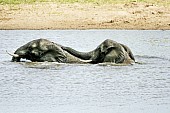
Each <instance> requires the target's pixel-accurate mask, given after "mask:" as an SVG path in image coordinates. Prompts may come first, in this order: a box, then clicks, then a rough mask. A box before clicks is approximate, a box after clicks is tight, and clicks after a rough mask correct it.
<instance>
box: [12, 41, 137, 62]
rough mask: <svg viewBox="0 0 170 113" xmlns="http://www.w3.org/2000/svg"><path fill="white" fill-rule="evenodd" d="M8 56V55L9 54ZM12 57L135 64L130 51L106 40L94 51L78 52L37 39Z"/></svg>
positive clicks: (32, 59) (19, 49)
mask: <svg viewBox="0 0 170 113" xmlns="http://www.w3.org/2000/svg"><path fill="white" fill-rule="evenodd" d="M9 54H10V53H9ZM10 55H12V56H13V57H12V61H13V62H19V61H20V59H21V58H23V59H27V60H31V61H33V62H44V61H48V62H59V63H93V64H95V63H103V62H111V63H116V64H119V63H124V64H131V63H134V62H135V59H134V56H133V54H132V52H131V50H130V49H129V48H128V47H127V46H125V45H123V44H120V43H117V42H115V41H113V40H110V39H107V40H105V41H104V42H102V43H101V44H100V45H99V46H98V47H97V48H96V49H95V50H93V51H90V52H79V51H76V50H74V49H72V48H70V47H65V46H62V45H59V44H57V43H54V42H51V41H49V40H47V39H37V40H33V41H31V42H28V43H27V44H25V45H23V46H21V47H20V48H18V49H17V50H16V51H15V52H14V54H10Z"/></svg>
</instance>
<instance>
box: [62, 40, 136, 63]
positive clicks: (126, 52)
mask: <svg viewBox="0 0 170 113" xmlns="http://www.w3.org/2000/svg"><path fill="white" fill-rule="evenodd" d="M62 49H63V50H65V51H67V52H68V53H70V54H72V55H74V56H76V57H78V58H80V59H83V60H91V63H103V62H112V63H116V64H119V63H124V64H131V63H135V58H134V56H133V54H132V52H131V50H130V49H129V48H128V47H127V46H126V45H123V44H120V43H117V42H115V41H113V40H110V39H107V40H105V41H104V42H102V43H101V44H100V45H99V46H98V47H97V48H96V49H94V50H93V51H90V52H79V51H76V50H74V49H72V48H70V47H64V46H63V47H62Z"/></svg>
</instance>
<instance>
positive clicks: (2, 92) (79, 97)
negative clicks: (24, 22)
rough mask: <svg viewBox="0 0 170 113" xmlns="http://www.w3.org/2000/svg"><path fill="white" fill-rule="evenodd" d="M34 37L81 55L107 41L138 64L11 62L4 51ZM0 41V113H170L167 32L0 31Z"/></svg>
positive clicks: (169, 66) (169, 38)
mask: <svg viewBox="0 0 170 113" xmlns="http://www.w3.org/2000/svg"><path fill="white" fill-rule="evenodd" d="M37 38H47V39H49V40H51V41H54V42H57V43H59V44H62V45H65V46H70V47H73V48H75V49H76V50H79V51H90V50H93V49H94V48H96V47H97V46H98V45H99V44H100V43H101V42H102V41H104V40H105V39H107V38H109V39H113V40H115V41H117V42H120V43H123V44H125V45H127V46H129V47H130V48H131V50H132V52H133V54H134V55H135V58H136V60H137V61H138V62H141V64H135V65H132V66H109V65H105V66H101V65H97V64H95V65H91V64H57V63H45V62H44V63H31V62H21V63H15V62H10V60H11V56H9V55H8V54H7V53H6V50H8V51H9V52H14V51H15V50H16V49H17V48H18V47H20V46H22V45H23V44H25V43H27V42H29V41H31V40H33V39H37ZM0 39H1V41H0V113H170V31H169V30H167V31H161V30H160V31H159V30H156V31H154V30H151V31H142V30H141V31H138V30H44V31H43V30H40V31H39V30H37V31H35V30H17V31H15V30H14V31H11V30H6V31H3V30H1V31H0Z"/></svg>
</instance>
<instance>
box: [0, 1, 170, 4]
mask: <svg viewBox="0 0 170 113" xmlns="http://www.w3.org/2000/svg"><path fill="white" fill-rule="evenodd" d="M133 1H136V2H145V3H154V4H162V5H170V0H0V4H33V3H40V2H54V3H95V4H107V3H111V4H118V3H129V2H133Z"/></svg>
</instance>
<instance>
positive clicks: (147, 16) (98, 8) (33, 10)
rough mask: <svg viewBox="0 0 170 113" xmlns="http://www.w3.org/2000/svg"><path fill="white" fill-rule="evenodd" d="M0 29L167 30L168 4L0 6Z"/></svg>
mask: <svg viewBox="0 0 170 113" xmlns="http://www.w3.org/2000/svg"><path fill="white" fill-rule="evenodd" d="M0 29H164V30H165V29H170V7H169V6H160V5H154V4H147V3H137V2H133V3H128V4H114V5H113V4H104V5H97V4H76V3H75V4H54V3H37V4H20V5H0Z"/></svg>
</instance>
